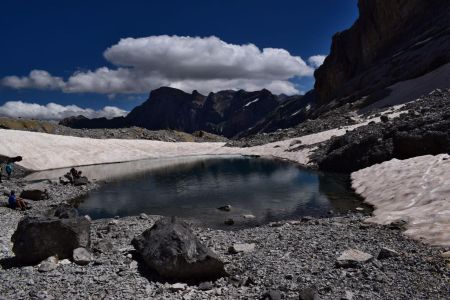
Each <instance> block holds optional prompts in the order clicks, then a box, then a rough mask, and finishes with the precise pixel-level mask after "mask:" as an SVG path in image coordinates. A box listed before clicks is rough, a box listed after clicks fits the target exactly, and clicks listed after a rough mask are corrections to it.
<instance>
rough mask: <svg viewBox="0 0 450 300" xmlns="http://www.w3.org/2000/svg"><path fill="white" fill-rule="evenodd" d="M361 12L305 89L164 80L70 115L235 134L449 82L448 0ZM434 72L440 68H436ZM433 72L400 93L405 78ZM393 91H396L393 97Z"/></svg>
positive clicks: (75, 121)
mask: <svg viewBox="0 0 450 300" xmlns="http://www.w3.org/2000/svg"><path fill="white" fill-rule="evenodd" d="M358 7H359V18H358V19H357V20H356V22H355V23H354V24H353V26H352V27H351V28H349V29H347V30H345V31H343V32H339V33H336V34H335V35H334V37H333V39H332V44H331V50H330V54H329V55H328V57H327V58H326V59H325V61H324V63H323V65H322V66H320V67H319V68H318V69H317V70H316V72H315V74H314V76H315V79H316V82H315V86H314V89H313V90H312V91H310V92H308V93H307V94H305V95H304V96H302V95H296V96H286V95H274V94H272V93H271V92H270V91H268V90H265V89H263V90H261V91H255V92H246V91H243V90H239V91H232V90H226V91H219V92H216V93H210V94H209V95H207V96H205V95H202V94H200V93H198V92H197V91H193V92H192V93H186V92H183V91H181V90H178V89H174V88H168V87H162V88H159V89H156V90H153V91H152V92H151V93H150V96H149V98H148V100H147V101H145V102H144V103H143V104H142V105H140V106H137V107H136V108H134V109H133V110H132V111H131V112H130V113H129V114H128V115H127V116H125V117H119V118H114V119H111V120H108V119H105V118H98V119H88V118H85V117H83V116H78V117H72V118H68V119H64V120H62V121H61V123H60V124H62V125H66V126H69V127H73V128H119V127H130V126H138V127H143V128H147V129H151V130H158V129H174V130H178V131H185V132H188V133H192V132H194V131H199V130H202V131H207V132H210V133H214V134H219V135H223V136H226V137H229V138H239V137H242V136H249V135H253V134H257V133H263V132H272V131H276V130H277V129H280V128H289V127H292V126H295V125H297V124H299V123H301V122H303V121H305V120H307V119H315V118H317V117H319V116H320V115H321V114H323V113H326V112H328V111H330V110H333V109H335V108H337V107H341V106H343V105H352V107H354V108H355V109H364V108H365V107H374V105H375V107H376V105H377V103H378V104H379V105H378V106H381V105H392V104H400V103H401V102H407V101H410V100H413V99H415V98H414V97H418V96H420V95H421V94H422V93H427V92H429V91H431V90H433V89H434V88H446V87H450V80H449V79H448V78H450V67H449V66H450V65H449V62H450V1H448V0H433V1H423V0H390V1H374V0H359V1H358ZM438 69H439V72H438V71H435V70H438ZM432 71H435V74H439V75H435V76H431V77H432V78H431V79H430V78H428V79H427V80H426V81H424V80H422V81H420V84H418V83H413V84H410V85H414V87H411V86H409V87H408V89H409V90H410V91H408V93H406V94H405V93H404V92H403V94H402V96H401V97H400V96H395V97H393V95H397V94H395V93H398V91H396V88H397V89H398V85H399V83H402V82H406V81H408V80H412V79H415V78H419V77H421V76H424V75H426V74H429V73H430V72H432ZM387 98H389V99H390V98H395V99H394V100H390V101H387V100H386V99H387Z"/></svg>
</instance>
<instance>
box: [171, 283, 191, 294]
mask: <svg viewBox="0 0 450 300" xmlns="http://www.w3.org/2000/svg"><path fill="white" fill-rule="evenodd" d="M186 287H187V284H186V283H174V284H172V285H171V286H170V290H171V291H172V292H178V291H182V290H185V289H186Z"/></svg>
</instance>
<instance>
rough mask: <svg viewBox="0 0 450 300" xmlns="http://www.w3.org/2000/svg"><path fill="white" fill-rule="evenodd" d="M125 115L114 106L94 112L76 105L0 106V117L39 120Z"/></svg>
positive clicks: (17, 104) (7, 103)
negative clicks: (80, 116)
mask: <svg viewBox="0 0 450 300" xmlns="http://www.w3.org/2000/svg"><path fill="white" fill-rule="evenodd" d="M126 114H127V111H125V110H122V109H120V108H118V107H114V106H105V107H104V108H102V109H100V110H94V109H91V108H81V107H78V106H76V105H67V106H64V105H60V104H56V103H48V104H46V105H40V104H37V103H28V102H23V101H8V102H6V103H5V104H3V105H2V106H0V116H5V117H11V118H19V117H20V118H26V119H40V120H61V119H64V118H67V117H72V116H78V115H83V116H85V117H87V118H100V117H105V118H108V119H111V118H114V117H120V116H124V115H126Z"/></svg>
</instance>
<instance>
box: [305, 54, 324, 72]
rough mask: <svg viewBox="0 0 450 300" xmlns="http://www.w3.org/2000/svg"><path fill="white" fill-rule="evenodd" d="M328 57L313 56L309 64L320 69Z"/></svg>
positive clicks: (309, 59)
mask: <svg viewBox="0 0 450 300" xmlns="http://www.w3.org/2000/svg"><path fill="white" fill-rule="evenodd" d="M326 57H327V56H326V55H313V56H311V57H309V58H308V63H309V65H311V66H312V67H313V68H315V69H316V68H318V67H320V66H321V65H322V64H323V61H324V60H325V58H326Z"/></svg>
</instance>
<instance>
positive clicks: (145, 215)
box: [139, 213, 148, 220]
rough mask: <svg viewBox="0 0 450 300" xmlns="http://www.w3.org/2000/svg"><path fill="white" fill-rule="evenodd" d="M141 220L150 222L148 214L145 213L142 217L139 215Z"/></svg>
mask: <svg viewBox="0 0 450 300" xmlns="http://www.w3.org/2000/svg"><path fill="white" fill-rule="evenodd" d="M139 218H140V219H141V220H148V216H147V214H145V213H142V214H140V215H139Z"/></svg>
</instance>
